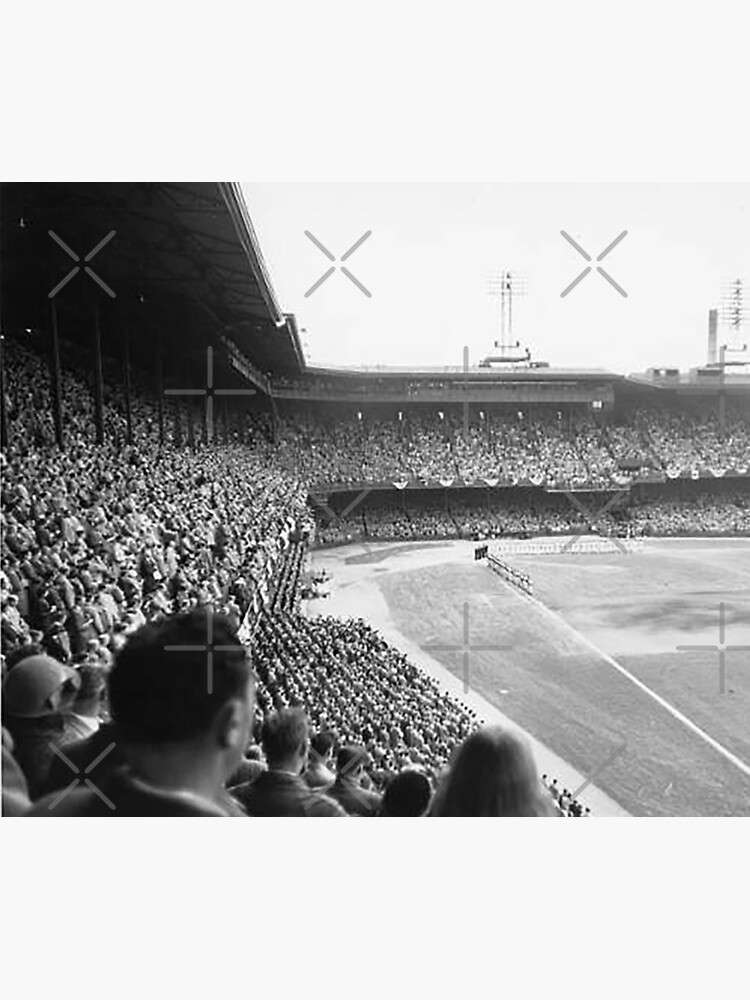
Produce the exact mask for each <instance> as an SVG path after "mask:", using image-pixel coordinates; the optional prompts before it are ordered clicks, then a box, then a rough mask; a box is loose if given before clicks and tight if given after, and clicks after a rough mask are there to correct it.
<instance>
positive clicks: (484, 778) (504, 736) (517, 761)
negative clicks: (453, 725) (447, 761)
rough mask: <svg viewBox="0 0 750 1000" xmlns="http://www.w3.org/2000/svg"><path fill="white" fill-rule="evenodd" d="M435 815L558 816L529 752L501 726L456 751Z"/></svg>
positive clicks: (473, 737) (482, 731)
mask: <svg viewBox="0 0 750 1000" xmlns="http://www.w3.org/2000/svg"><path fill="white" fill-rule="evenodd" d="M430 815H432V816H558V815H559V812H558V810H557V809H556V808H555V804H554V802H553V801H552V797H551V796H550V795H549V793H548V792H547V791H546V789H545V788H544V786H543V785H542V782H541V780H540V778H539V774H538V772H537V769H536V764H535V763H534V758H533V756H532V754H531V750H530V749H529V747H528V746H527V745H526V743H525V742H523V740H521V739H519V738H518V737H517V736H515V735H514V734H513V733H510V732H508V730H506V729H503V728H502V727H501V726H483V727H482V728H481V729H477V730H476V731H475V732H473V733H472V734H471V735H470V736H467V738H466V739H465V740H464V742H463V743H462V744H461V745H460V746H459V747H458V750H457V751H456V754H455V756H454V758H453V761H452V763H451V765H450V767H449V769H448V771H447V773H446V774H445V775H444V777H443V779H442V781H441V783H440V787H439V788H438V791H437V793H436V795H435V799H434V802H433V806H432V810H431V812H430Z"/></svg>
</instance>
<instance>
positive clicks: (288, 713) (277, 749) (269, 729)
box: [261, 708, 310, 767]
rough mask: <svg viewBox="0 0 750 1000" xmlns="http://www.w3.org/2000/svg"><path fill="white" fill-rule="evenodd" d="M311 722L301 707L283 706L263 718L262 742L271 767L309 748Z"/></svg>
mask: <svg viewBox="0 0 750 1000" xmlns="http://www.w3.org/2000/svg"><path fill="white" fill-rule="evenodd" d="M309 738H310V724H309V722H308V721H307V716H306V715H305V713H304V711H303V710H302V709H301V708H283V709H281V711H279V712H271V713H270V715H267V716H266V718H265V719H264V720H263V732H262V735H261V743H262V745H263V752H264V753H265V755H266V760H267V761H268V764H269V766H270V767H278V766H280V765H282V764H284V763H286V762H287V761H290V760H292V759H294V758H295V757H298V756H299V755H301V754H302V753H303V751H304V750H305V749H306V748H307V744H308V740H309Z"/></svg>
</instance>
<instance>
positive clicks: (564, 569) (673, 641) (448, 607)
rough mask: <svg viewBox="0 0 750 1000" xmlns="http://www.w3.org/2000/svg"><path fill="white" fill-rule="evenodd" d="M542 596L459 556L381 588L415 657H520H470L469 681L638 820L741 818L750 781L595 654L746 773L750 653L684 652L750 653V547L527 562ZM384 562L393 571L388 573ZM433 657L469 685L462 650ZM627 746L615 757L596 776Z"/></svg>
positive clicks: (674, 548)
mask: <svg viewBox="0 0 750 1000" xmlns="http://www.w3.org/2000/svg"><path fill="white" fill-rule="evenodd" d="M513 562H514V563H515V564H516V565H518V566H519V567H520V568H522V569H524V571H525V572H528V573H529V574H530V575H531V576H532V578H533V580H534V583H535V594H536V597H538V598H539V600H540V601H541V602H542V603H543V604H544V605H545V606H546V607H547V608H549V609H551V610H552V611H554V612H556V613H557V614H559V615H560V616H561V618H562V619H563V621H564V622H565V623H567V624H568V625H569V626H572V629H575V630H576V632H577V633H579V635H577V634H576V632H574V631H572V630H571V629H569V628H567V627H566V626H565V624H563V623H562V622H557V621H555V620H554V619H553V618H552V617H551V616H550V615H549V614H547V613H546V612H545V611H544V609H543V608H541V607H539V606H538V605H536V604H534V603H533V602H530V601H528V600H525V599H524V598H522V597H521V596H519V595H517V594H516V593H515V592H513V591H511V590H510V589H509V588H508V587H507V586H506V585H505V584H503V583H502V582H501V581H500V580H499V579H497V577H495V575H494V574H493V573H492V572H491V571H490V570H489V569H487V567H486V566H485V565H484V564H474V563H470V562H467V561H456V560H455V559H451V560H450V561H446V562H445V563H443V564H439V565H433V566H429V567H421V568H418V569H413V570H410V569H405V570H403V571H399V570H398V569H397V568H394V570H393V571H390V572H383V573H382V574H381V575H379V576H377V577H376V578H375V579H376V580H377V585H378V587H379V588H380V590H381V591H382V593H383V596H384V597H385V600H386V602H387V604H388V607H389V611H390V614H391V616H392V619H393V621H394V623H395V624H396V625H397V627H398V628H399V629H400V630H401V631H402V632H403V634H404V635H406V636H408V637H409V638H410V639H411V640H413V641H416V642H417V643H419V644H420V645H421V646H423V647H424V646H430V647H440V646H461V645H462V644H463V606H464V604H465V603H466V604H467V605H468V610H469V625H470V629H469V642H470V645H471V646H472V647H475V646H491V647H499V646H511V647H512V648H511V649H509V650H504V651H499V650H498V651H495V650H489V651H487V650H486V651H480V650H476V651H472V652H471V653H470V683H471V685H472V687H473V688H474V689H475V690H477V691H478V692H479V693H480V694H481V695H482V696H483V697H485V698H486V699H487V700H488V701H489V702H491V703H492V704H494V705H496V706H497V707H498V708H499V709H501V710H502V711H503V712H504V713H506V714H507V715H508V716H509V717H510V718H512V719H513V720H514V721H515V722H517V723H518V724H519V725H521V726H523V727H524V729H526V730H527V731H528V732H530V733H531V734H532V735H534V736H535V737H536V738H537V739H539V740H541V741H542V742H543V743H545V744H546V745H547V746H548V747H550V749H551V750H553V751H554V752H555V753H557V754H559V755H560V756H561V757H563V758H565V759H566V760H568V761H569V763H570V764H571V765H573V766H574V767H575V768H576V769H578V770H579V771H581V772H582V773H584V774H586V775H590V776H592V775H594V774H596V777H595V779H594V780H595V783H596V784H597V785H598V786H599V787H600V788H601V789H602V790H603V791H605V792H606V793H607V794H609V795H610V796H611V797H612V798H613V799H615V800H616V801H617V802H619V803H620V804H621V805H622V806H623V807H624V808H625V809H627V810H628V812H631V813H633V814H634V815H649V816H673V815H684V816H689V815H748V814H750V778H748V777H747V776H746V775H744V774H743V773H742V772H741V771H740V770H739V769H738V768H737V767H735V766H734V765H733V764H732V763H730V761H728V760H726V759H725V758H724V757H722V755H721V754H720V753H719V752H717V751H716V750H715V749H714V748H713V747H711V746H709V745H708V744H707V743H705V742H703V740H702V739H701V738H700V737H699V736H698V735H696V734H695V733H694V732H692V731H691V730H690V729H688V728H687V727H686V726H685V725H684V724H683V723H681V722H680V721H678V720H677V719H675V718H673V717H672V716H671V715H670V714H669V712H668V711H667V710H666V709H665V708H664V707H662V706H661V705H660V704H658V703H657V702H656V701H654V700H653V699H652V698H651V697H649V696H648V694H646V693H645V692H643V691H642V690H640V689H639V688H638V687H637V686H636V685H635V684H634V683H633V682H632V681H631V680H629V679H628V678H627V677H624V676H623V675H622V674H620V673H619V672H618V671H617V669H616V668H615V667H614V666H613V665H611V664H610V663H609V662H608V661H607V660H606V659H605V658H604V657H602V656H601V655H599V654H598V653H597V651H596V650H595V649H592V648H590V647H589V646H587V645H586V644H585V643H584V642H583V641H582V640H581V639H580V636H581V635H582V636H585V637H586V638H587V639H589V640H590V641H591V642H593V643H594V644H595V646H596V647H598V649H600V650H602V651H603V652H605V653H608V654H610V655H611V656H612V657H614V659H615V660H616V661H617V662H618V663H620V664H621V665H622V666H623V667H626V668H627V669H628V670H629V671H631V672H632V673H633V674H634V675H635V676H636V677H638V678H639V679H640V680H641V681H643V682H644V683H645V684H647V685H648V686H649V687H650V688H651V689H652V690H653V691H654V692H656V693H657V694H658V695H661V696H662V697H663V698H664V699H666V700H667V701H668V702H669V703H670V704H671V705H673V706H674V708H675V709H678V710H679V711H681V712H682V713H684V714H685V715H686V716H688V717H689V718H690V719H691V720H692V721H693V722H694V723H695V724H696V725H697V726H699V727H700V728H701V729H702V730H704V731H705V732H706V733H707V734H708V735H709V736H711V737H713V738H714V739H715V740H718V741H719V742H720V743H721V744H722V745H723V746H724V747H726V749H727V750H728V751H731V752H732V753H734V754H736V755H737V756H738V757H739V758H741V759H742V760H743V761H744V762H746V763H750V722H749V720H750V652H748V651H735V652H731V651H727V653H726V676H725V684H724V691H723V693H722V692H720V689H719V670H718V659H719V658H718V653H717V652H716V651H712V650H705V651H699V652H680V651H678V650H677V649H676V647H677V646H678V645H703V644H705V645H712V646H715V645H716V644H717V643H718V642H719V632H718V622H719V611H718V606H719V604H720V603H723V604H724V606H725V623H726V634H725V642H726V644H728V645H730V646H731V645H750V543H748V542H746V541H737V542H732V543H729V542H725V541H716V542H698V543H692V542H690V541H680V542H657V541H653V542H650V543H649V545H648V546H647V548H646V550H645V551H644V552H642V553H639V554H635V555H631V556H623V555H620V554H619V553H615V554H613V555H611V556H607V555H600V556H588V555H587V556H570V555H566V556H524V557H517V558H515V559H514V560H513ZM387 563H388V560H387V558H386V565H387ZM431 655H432V656H434V657H435V658H436V659H437V660H439V661H440V662H441V663H442V664H443V665H444V666H446V667H447V668H448V669H449V670H451V672H453V673H454V674H456V675H458V676H462V675H463V669H464V667H463V655H462V653H461V652H448V651H440V650H439V649H436V648H432V649H431ZM620 747H624V749H623V750H622V752H621V753H620V754H619V755H618V756H616V757H615V759H614V760H612V762H611V763H610V764H609V765H608V766H606V767H605V768H604V769H603V770H601V771H600V772H599V773H596V772H597V771H598V769H599V768H600V767H601V765H602V764H604V763H605V762H606V761H607V760H608V759H609V758H610V757H611V756H612V754H613V753H614V752H615V751H616V750H617V749H618V748H620Z"/></svg>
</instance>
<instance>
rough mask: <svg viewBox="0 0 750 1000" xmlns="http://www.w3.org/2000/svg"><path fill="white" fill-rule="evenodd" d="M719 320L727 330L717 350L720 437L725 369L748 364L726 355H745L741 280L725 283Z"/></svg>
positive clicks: (745, 319) (745, 360)
mask: <svg viewBox="0 0 750 1000" xmlns="http://www.w3.org/2000/svg"><path fill="white" fill-rule="evenodd" d="M720 316H721V319H722V321H723V323H724V325H725V326H726V327H728V329H729V338H728V339H729V341H730V342H729V343H726V344H722V345H721V347H720V348H719V430H720V431H721V435H722V437H723V436H724V431H725V422H726V374H727V367H742V366H744V365H747V364H748V363H750V362H749V361H748V359H746V358H743V359H742V360H740V361H727V354H746V353H747V343H746V341H745V340H744V339H743V335H744V333H745V324H746V321H747V318H748V308H747V305H746V304H745V283H744V281H743V279H742V278H735V279H734V280H733V281H730V282H726V283H725V285H724V293H723V295H722V299H721V311H720Z"/></svg>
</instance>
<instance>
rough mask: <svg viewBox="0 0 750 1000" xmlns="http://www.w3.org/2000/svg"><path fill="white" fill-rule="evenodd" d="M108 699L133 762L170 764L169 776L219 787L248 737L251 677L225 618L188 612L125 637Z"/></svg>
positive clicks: (252, 706) (241, 648) (252, 698)
mask: <svg viewBox="0 0 750 1000" xmlns="http://www.w3.org/2000/svg"><path fill="white" fill-rule="evenodd" d="M209 653H211V656H209V655H208V654H209ZM109 701H110V710H111V713H112V719H113V721H114V722H115V724H116V726H117V731H118V733H119V734H120V736H121V738H122V739H123V740H124V741H125V743H126V744H127V746H128V755H129V756H131V757H132V758H133V759H134V760H135V762H136V763H137V762H138V760H140V761H142V762H143V763H144V764H145V766H146V768H147V769H153V768H154V767H158V766H159V765H158V762H159V761H164V762H165V766H166V767H170V764H169V762H170V761H171V762H172V764H171V770H172V772H174V771H175V769H176V768H179V769H181V770H183V771H186V772H188V774H189V773H190V772H191V771H193V773H197V772H198V771H201V772H202V773H203V776H204V778H205V780H204V781H202V783H203V784H206V785H208V784H211V783H212V782H213V783H215V782H216V781H218V782H219V783H222V782H223V781H224V780H225V779H226V778H227V777H228V776H229V775H230V774H231V773H232V772H233V771H234V770H235V768H236V766H237V764H238V763H239V761H240V759H241V758H242V754H243V752H244V750H245V747H246V746H247V745H248V742H249V739H250V729H251V724H252V720H253V713H254V710H255V675H254V673H253V671H252V669H251V666H250V661H249V657H248V653H247V650H246V649H245V647H244V646H243V645H242V643H241V642H240V641H239V639H238V638H237V635H236V633H235V631H234V630H233V629H232V628H231V626H230V624H229V623H228V622H227V621H226V619H224V618H222V617H220V616H218V615H207V614H206V613H205V612H203V611H201V612H198V611H191V612H188V613H186V614H181V615H175V616H173V617H171V618H164V619H161V620H159V621H157V622H154V623H152V624H149V625H144V626H142V627H141V628H139V629H138V630H137V631H136V632H134V633H133V634H132V635H130V636H129V637H128V640H127V642H126V643H125V645H124V646H123V647H122V649H120V650H119V651H118V653H117V656H116V658H115V663H114V667H113V668H112V672H111V674H110V676H109ZM131 748H132V753H131Z"/></svg>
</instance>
